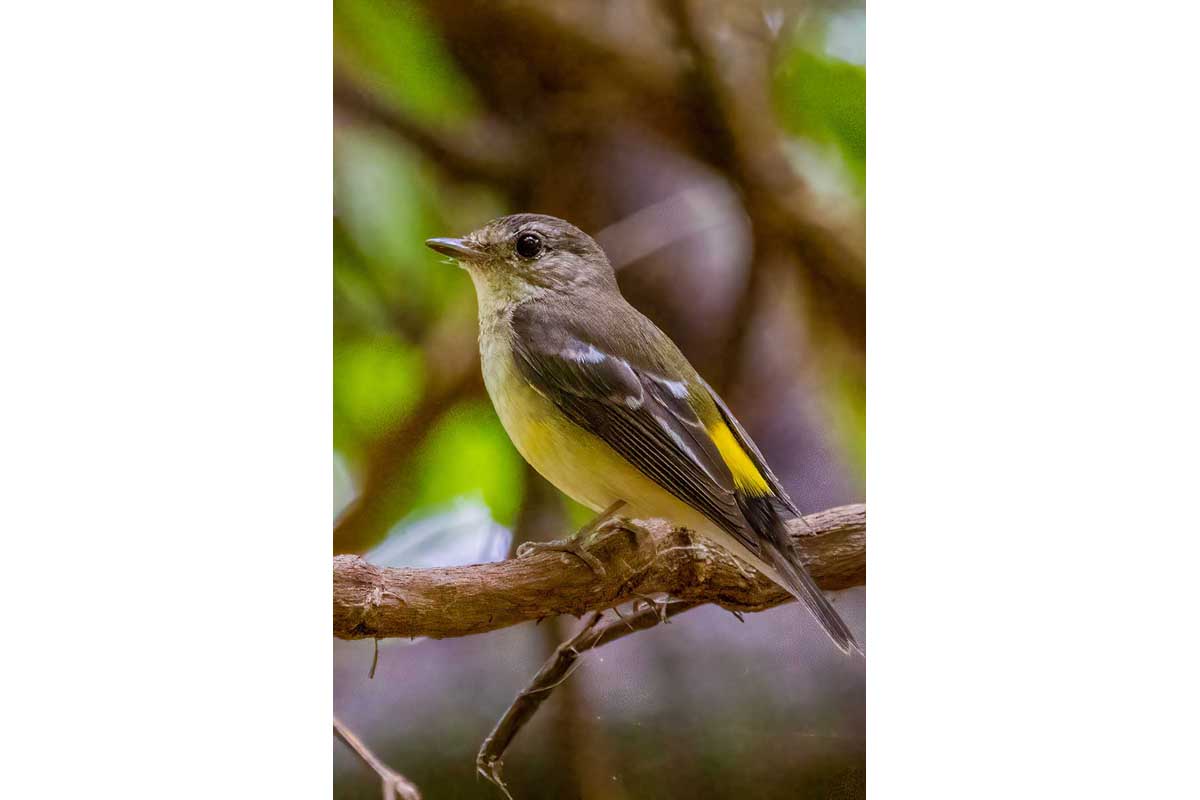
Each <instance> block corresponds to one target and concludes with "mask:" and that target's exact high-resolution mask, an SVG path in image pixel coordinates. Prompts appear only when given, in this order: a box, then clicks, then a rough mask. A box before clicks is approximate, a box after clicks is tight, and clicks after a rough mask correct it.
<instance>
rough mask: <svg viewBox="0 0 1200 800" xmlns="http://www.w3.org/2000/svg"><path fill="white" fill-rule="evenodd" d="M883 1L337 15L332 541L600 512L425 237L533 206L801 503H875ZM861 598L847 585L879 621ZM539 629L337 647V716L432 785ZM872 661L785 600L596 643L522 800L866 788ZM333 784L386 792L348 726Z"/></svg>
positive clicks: (453, 791) (423, 550)
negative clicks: (530, 416)
mask: <svg viewBox="0 0 1200 800" xmlns="http://www.w3.org/2000/svg"><path fill="white" fill-rule="evenodd" d="M863 39H864V13H863V8H862V6H861V5H860V4H855V3H816V4H809V3H805V4H800V3H795V4H792V3H783V4H759V3H752V2H746V3H733V2H628V3H596V2H585V1H584V0H570V1H569V2H556V3H533V2H508V3H468V2H441V3H434V2H429V3H422V2H414V1H412V0H337V1H336V2H335V4H334V56H335V63H334V73H335V97H334V187H335V198H334V199H335V215H334V223H333V224H334V254H333V255H334V303H335V307H334V322H335V330H334V470H335V485H336V487H337V496H336V497H335V509H334V511H335V530H334V550H335V552H357V553H368V554H369V555H368V558H369V560H372V561H375V562H378V563H389V564H402V563H403V564H448V563H470V562H473V561H479V560H482V559H486V558H502V557H505V556H506V555H508V554H509V553H510V552H511V548H512V547H514V546H515V544H516V543H519V542H520V541H522V540H525V539H531V538H532V539H545V538H551V537H558V536H561V535H563V534H564V533H566V532H567V531H568V530H569V529H570V527H571V526H572V525H575V524H578V523H580V522H582V521H583V520H584V519H585V518H586V516H587V514H586V513H585V512H583V511H582V510H581V509H579V508H578V507H575V506H574V505H573V504H571V503H569V502H567V501H565V500H564V499H563V498H561V497H560V496H559V495H558V493H557V492H555V491H554V490H553V489H552V488H550V487H548V485H547V484H545V483H544V482H543V481H542V480H541V478H539V477H538V476H537V475H536V474H534V473H532V472H531V471H530V470H529V469H528V468H527V467H525V465H524V464H523V462H522V461H521V459H520V457H519V456H518V455H517V454H516V452H515V450H513V448H512V446H511V444H510V443H509V442H508V439H507V437H506V436H505V434H504V432H503V430H502V429H501V427H500V425H499V422H498V420H497V419H496V417H495V415H494V413H493V412H492V409H491V406H490V403H489V402H488V399H487V397H486V394H485V393H484V392H483V387H482V382H481V380H480V377H479V367H478V356H477V352H476V335H477V331H476V327H475V316H474V315H475V307H474V303H475V301H474V293H473V290H472V288H471V286H470V281H469V279H468V278H467V276H466V275H465V274H464V273H462V272H460V271H458V270H456V269H454V268H452V267H449V266H447V265H445V264H443V263H442V262H441V260H440V259H439V258H438V257H437V256H436V255H434V254H433V253H431V252H429V251H428V250H426V249H425V248H424V246H423V244H422V242H423V240H424V239H425V238H427V237H429V236H437V235H460V234H464V233H466V232H468V231H470V230H472V229H474V228H476V227H478V226H479V225H480V224H482V223H483V222H485V221H487V220H488V219H490V218H492V217H495V216H499V215H501V214H505V213H512V212H516V211H535V212H540V213H548V214H554V215H556V216H560V217H563V218H565V219H567V220H569V221H571V222H573V223H575V224H576V225H578V226H580V227H581V228H583V229H584V230H585V231H588V232H589V233H591V234H592V235H594V236H595V237H596V238H597V240H598V241H599V242H600V243H601V245H602V246H603V247H604V248H605V250H606V251H607V252H608V254H609V256H610V257H611V258H612V260H613V262H614V265H615V266H616V267H617V268H618V279H619V281H620V284H621V287H622V290H623V291H624V292H625V294H626V296H627V297H628V298H629V299H630V301H631V302H632V303H633V304H634V305H635V306H637V307H638V308H639V309H641V310H642V311H643V312H644V313H646V314H647V315H648V316H649V317H650V318H651V319H653V320H654V321H655V322H656V323H658V325H659V326H660V327H662V328H663V329H664V330H665V331H666V332H667V333H668V334H669V335H671V336H672V338H674V339H675V341H676V342H677V343H678V344H679V345H680V346H681V347H682V349H683V350H684V352H685V353H686V354H687V355H688V357H689V358H690V359H691V360H692V362H693V363H694V364H695V365H696V367H697V369H699V370H700V372H701V373H702V374H703V375H705V376H706V377H707V378H708V379H709V380H710V382H712V383H713V384H714V385H715V386H717V387H718V389H719V390H720V391H721V392H722V394H723V395H724V396H725V398H726V400H727V401H728V402H729V404H730V405H731V407H732V408H733V409H734V411H735V412H736V413H737V414H738V416H739V418H740V419H741V421H742V423H743V424H744V425H745V426H746V427H747V428H748V430H749V431H750V432H751V434H752V435H753V436H754V437H755V439H756V441H757V442H758V444H759V446H760V447H761V448H762V449H763V451H764V452H765V454H766V455H767V458H768V460H769V461H770V462H771V464H772V466H773V467H774V469H775V471H776V472H777V473H778V474H779V475H780V477H781V478H782V480H783V481H784V483H785V484H786V485H787V486H788V489H789V491H790V492H791V493H792V496H793V498H794V499H795V500H796V501H797V503H798V504H799V505H800V506H801V508H802V509H804V510H817V509H820V508H825V507H828V506H832V505H838V504H842V503H847V502H856V501H861V500H862V499H863V484H864V477H863V452H864V424H863V407H864V380H863V366H864V364H863V361H864V357H863V345H864V335H865V331H864V312H865V309H864V280H865V270H864V256H863V239H864V231H863V202H864V197H863V182H864V177H865V135H864V130H865V110H864V109H865V103H864V100H865V67H864V45H863ZM862 602H863V598H862V590H853V591H850V592H844V593H841V594H840V595H839V596H837V597H836V598H835V603H836V604H837V606H838V607H839V608H840V609H841V610H842V612H843V614H844V615H845V616H846V617H847V620H848V621H849V622H850V624H851V627H852V628H854V629H855V630H856V633H857V635H858V636H859V638H860V640H864V635H863V631H862V616H863V614H862ZM578 624H579V623H578V622H576V621H575V620H574V619H569V618H568V619H562V620H548V621H546V622H544V623H542V624H541V625H540V626H533V625H522V626H517V627H515V628H511V629H507V630H502V631H497V632H495V633H492V634H487V635H484V636H477V637H472V638H468V639H461V640H448V641H438V642H435V641H418V642H413V643H409V642H399V641H387V642H383V643H382V644H381V647H380V651H381V652H380V660H379V667H378V670H377V673H376V675H375V678H374V679H373V680H369V679H368V678H367V673H368V670H369V668H370V664H371V657H372V645H371V643H370V642H353V643H350V642H340V641H339V642H337V643H336V644H335V648H334V659H335V663H334V680H335V687H334V691H335V694H334V710H335V712H336V713H337V714H338V715H339V716H340V717H341V718H342V719H343V720H344V721H345V722H346V723H347V724H348V725H349V726H350V727H351V728H353V729H354V730H355V731H356V732H357V733H358V734H359V735H360V736H361V737H362V738H363V739H364V740H365V741H366V742H367V744H368V745H369V746H371V747H372V748H374V749H375V750H376V752H378V753H379V754H380V755H381V756H382V757H384V758H385V760H387V761H388V763H389V764H391V765H392V766H393V767H394V768H396V769H397V770H399V771H400V772H403V773H404V774H406V775H407V776H408V777H409V778H411V779H412V780H414V781H415V782H416V783H417V784H418V785H419V786H420V787H421V789H422V791H423V792H424V793H425V795H426V797H428V798H456V797H496V796H498V793H497V792H496V790H495V789H494V788H493V787H491V786H490V785H488V784H487V783H486V782H484V781H482V780H481V779H477V778H476V777H475V776H474V754H475V752H476V750H477V749H478V746H479V743H480V742H481V740H482V738H483V737H484V736H485V735H486V734H487V732H488V730H489V729H490V727H491V725H492V724H493V723H494V722H495V720H496V719H497V718H498V717H499V715H500V714H501V713H502V712H503V710H504V708H505V707H506V706H507V705H508V703H509V702H510V701H511V700H512V697H513V696H514V694H515V693H516V692H517V691H518V690H519V689H520V688H521V687H522V686H523V685H524V683H525V682H526V681H527V680H528V678H529V677H530V675H531V674H532V673H533V671H534V670H536V668H537V666H538V665H539V664H540V662H541V661H542V660H543V659H544V658H545V657H546V656H547V655H548V653H549V652H550V650H551V649H552V648H553V646H554V644H555V643H556V642H557V641H559V640H561V639H563V638H566V637H567V636H569V635H570V633H571V632H572V631H573V630H574V629H575V628H576V627H577V626H578ZM863 672H864V670H863V662H862V660H861V659H849V658H845V657H842V656H841V655H840V654H839V653H838V652H837V650H836V649H835V648H834V647H833V646H832V645H831V644H830V643H829V642H828V640H827V639H826V638H825V637H824V635H823V634H822V633H821V632H820V631H819V629H817V628H816V626H815V623H813V622H812V621H811V620H810V619H808V617H807V616H806V615H804V614H802V613H801V612H800V611H799V609H797V608H796V607H795V606H794V605H792V606H785V607H781V608H777V609H774V610H772V611H769V612H764V613H760V614H754V615H750V616H748V617H747V619H746V622H745V624H742V623H739V622H738V621H737V620H736V619H735V618H734V617H733V616H732V615H730V614H728V613H726V612H723V611H720V610H718V609H715V608H702V609H697V610H695V611H692V612H689V613H688V614H685V615H683V616H681V617H680V618H678V619H677V620H676V621H674V622H672V623H671V624H670V625H668V626H660V627H658V628H655V629H653V630H651V631H648V632H645V633H641V634H638V635H636V636H631V637H627V638H625V639H623V640H621V641H619V642H617V643H615V644H613V645H610V646H607V647H605V648H603V649H601V650H598V651H596V652H594V653H591V654H589V655H588V656H587V657H586V659H585V660H584V664H583V666H582V667H581V668H580V669H579V670H578V671H577V672H576V673H575V674H574V675H573V676H572V677H571V678H570V680H568V681H567V682H566V683H565V684H563V685H562V686H560V687H559V688H558V689H557V690H556V692H555V694H554V696H553V697H552V698H551V699H550V700H549V701H548V702H547V703H546V705H545V706H544V707H543V708H542V710H541V711H540V712H539V714H538V716H537V717H536V718H535V719H534V721H533V722H532V723H531V724H530V725H529V726H528V727H527V728H526V729H525V730H524V731H522V733H521V734H520V736H519V737H518V739H517V741H516V743H515V744H514V746H513V748H512V749H511V750H510V752H509V753H508V755H507V757H506V759H505V773H506V776H507V778H508V779H509V784H510V787H511V789H512V790H513V792H514V794H515V795H516V796H517V797H518V798H537V797H555V798H558V797H562V798H569V797H587V798H626V797H628V798H651V797H653V798H660V797H661V798H675V797H763V798H773V797H778V798H785V797H801V796H802V797H848V798H849V797H861V796H862V795H863V793H864V790H863V785H864V782H865V776H864V734H863V717H864V707H863ZM333 749H334V764H335V795H336V796H338V797H346V798H350V797H364V798H365V797H377V796H378V791H379V789H378V781H377V779H376V778H375V776H374V775H373V774H372V773H370V772H369V770H367V768H366V767H364V766H362V765H361V764H360V763H359V762H358V761H357V760H356V759H355V758H354V757H353V756H352V755H351V754H350V752H349V750H348V749H347V748H345V747H344V746H343V745H342V744H341V743H339V742H335V743H334V745H333Z"/></svg>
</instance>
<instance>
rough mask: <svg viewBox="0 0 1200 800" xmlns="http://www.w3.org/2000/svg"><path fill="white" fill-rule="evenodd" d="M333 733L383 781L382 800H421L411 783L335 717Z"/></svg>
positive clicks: (418, 792)
mask: <svg viewBox="0 0 1200 800" xmlns="http://www.w3.org/2000/svg"><path fill="white" fill-rule="evenodd" d="M333 732H334V733H335V734H336V735H337V737H338V738H339V739H341V740H342V741H343V742H345V743H346V744H348V745H349V746H350V749H351V750H353V751H354V754H355V755H357V756H358V757H359V758H361V759H362V761H363V763H364V764H366V765H367V766H368V767H370V768H371V769H373V770H375V774H376V775H378V776H379V779H380V780H381V781H383V800H396V798H397V797H399V798H400V800H421V793H420V791H418V790H417V787H416V786H415V785H414V784H413V782H412V781H410V780H409V779H408V778H406V777H404V776H403V775H401V774H400V773H399V772H396V771H395V770H394V769H392V768H391V767H389V766H388V765H387V764H385V763H383V761H382V760H381V759H380V758H379V756H377V755H375V754H374V753H372V752H371V749H370V748H368V747H367V746H366V745H365V744H363V742H362V739H359V738H358V737H357V736H356V735H355V734H354V731H352V730H350V729H349V728H347V727H346V723H344V722H342V721H341V720H340V719H338V718H337V717H334V718H333Z"/></svg>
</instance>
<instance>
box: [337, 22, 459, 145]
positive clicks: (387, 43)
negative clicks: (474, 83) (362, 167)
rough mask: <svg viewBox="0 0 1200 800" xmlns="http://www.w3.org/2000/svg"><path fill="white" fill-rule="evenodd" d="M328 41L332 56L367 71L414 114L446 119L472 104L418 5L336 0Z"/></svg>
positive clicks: (455, 117) (454, 119) (378, 85)
mask: <svg viewBox="0 0 1200 800" xmlns="http://www.w3.org/2000/svg"><path fill="white" fill-rule="evenodd" d="M333 41H334V47H335V54H336V57H337V59H340V60H342V61H343V62H347V61H349V62H350V63H351V64H352V66H353V67H354V68H355V69H356V70H358V71H362V72H367V73H370V74H371V75H372V76H373V80H372V84H373V85H375V86H376V88H378V89H379V90H380V91H382V92H383V93H384V94H385V95H386V96H387V97H388V99H390V100H391V101H392V102H394V103H396V105H397V106H398V107H400V108H401V109H403V110H404V111H406V112H408V113H410V114H413V115H414V116H417V117H419V118H422V119H425V120H427V121H429V122H434V123H440V124H449V123H453V122H458V121H461V120H464V119H467V118H468V117H470V116H471V114H472V113H473V112H474V110H475V109H476V108H477V107H478V103H477V102H476V100H475V96H474V92H473V91H472V89H471V85H470V83H468V81H467V80H466V78H465V77H463V75H462V74H461V73H460V72H459V71H458V69H457V68H456V66H455V64H454V61H453V59H452V58H451V57H450V55H449V53H447V52H446V50H445V48H444V47H443V45H442V40H441V37H440V36H439V35H438V34H437V32H436V31H435V30H434V29H433V26H432V25H431V24H430V21H429V19H428V18H427V16H426V15H425V12H424V10H423V9H421V8H420V7H419V6H417V5H416V4H415V3H413V2H409V0H337V2H335V3H334V4H333Z"/></svg>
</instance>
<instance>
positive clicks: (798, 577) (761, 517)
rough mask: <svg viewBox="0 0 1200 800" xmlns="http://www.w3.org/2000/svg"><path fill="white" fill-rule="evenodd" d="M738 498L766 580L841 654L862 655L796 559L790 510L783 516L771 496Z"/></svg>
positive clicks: (838, 615)
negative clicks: (814, 622) (756, 540)
mask: <svg viewBox="0 0 1200 800" xmlns="http://www.w3.org/2000/svg"><path fill="white" fill-rule="evenodd" d="M738 499H739V501H740V503H739V505H741V507H742V512H743V514H744V515H745V517H746V520H747V521H748V522H749V523H750V524H751V525H752V526H753V527H754V529H755V530H756V531H757V532H758V533H759V542H760V543H761V547H762V558H763V561H765V562H766V566H768V567H770V568H771V569H770V570H769V571H768V573H767V574H768V577H770V578H771V579H772V580H773V581H775V582H776V583H778V584H779V585H780V586H782V587H783V588H784V589H786V590H787V591H788V593H789V594H791V595H792V596H793V597H795V598H796V599H797V600H799V601H800V602H801V603H802V604H803V605H804V606H805V607H806V608H808V610H809V611H810V612H812V615H813V616H814V617H816V618H817V621H818V622H820V623H821V627H822V628H824V629H825V633H827V634H829V638H830V639H832V640H833V643H834V644H836V645H837V646H838V648H839V649H840V650H841V651H842V652H843V653H849V652H851V651H852V650H855V651H858V653H860V654H862V652H863V649H862V646H861V645H859V643H858V642H857V641H856V640H855V638H854V634H853V633H851V632H850V628H849V627H847V626H846V622H845V620H843V619H842V617H841V615H840V614H838V612H837V610H836V609H834V607H833V605H832V604H831V603H830V602H829V599H828V598H827V597H826V596H825V593H824V592H822V591H821V589H820V587H818V586H817V584H816V583H815V582H814V581H813V579H812V576H811V575H809V574H808V570H806V569H805V568H804V564H803V563H802V562H801V561H800V556H799V555H798V554H797V553H796V550H795V548H794V547H792V543H791V540H790V535H789V532H788V529H787V524H786V523H787V520H788V519H789V518H791V517H792V516H793V515H792V514H791V513H790V511H789V512H786V515H785V512H784V510H783V509H782V508H780V506H781V505H782V504H781V503H779V501H778V500H777V498H775V497H772V496H767V497H739V498H738Z"/></svg>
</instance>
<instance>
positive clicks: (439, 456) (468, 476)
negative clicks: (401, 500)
mask: <svg viewBox="0 0 1200 800" xmlns="http://www.w3.org/2000/svg"><path fill="white" fill-rule="evenodd" d="M522 463H523V462H522V461H521V456H520V455H519V454H518V453H517V451H516V450H515V449H514V448H513V446H512V443H511V442H510V441H509V439H508V434H506V433H505V432H504V428H503V427H502V426H501V425H500V420H499V418H498V417H497V416H496V412H495V411H494V410H493V409H492V404H491V403H490V402H488V401H487V400H486V399H480V400H474V401H467V402H463V403H460V404H459V405H457V406H455V407H454V408H453V409H451V410H450V411H449V412H447V413H446V414H445V416H444V417H443V418H442V420H441V421H440V422H439V423H438V424H437V425H436V426H435V427H434V429H433V430H431V431H430V432H429V433H428V435H427V436H426V439H425V442H424V444H423V445H422V447H421V450H420V452H419V454H418V455H417V459H416V464H415V466H414V471H415V472H416V474H417V475H418V476H419V477H418V488H417V492H416V497H415V498H414V499H413V506H414V507H416V508H423V507H426V506H435V505H441V504H443V503H446V502H448V501H450V500H453V499H454V498H456V497H460V496H463V495H473V494H478V495H479V496H480V497H482V498H483V501H484V503H485V504H486V505H487V506H488V508H490V509H491V510H492V515H493V516H494V517H495V518H496V520H497V521H499V522H502V523H504V524H508V525H511V524H512V522H513V520H514V519H515V518H516V515H517V508H518V507H519V506H520V504H521V490H522V488H523V486H524V470H523V469H522Z"/></svg>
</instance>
